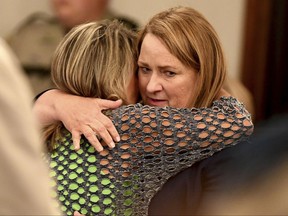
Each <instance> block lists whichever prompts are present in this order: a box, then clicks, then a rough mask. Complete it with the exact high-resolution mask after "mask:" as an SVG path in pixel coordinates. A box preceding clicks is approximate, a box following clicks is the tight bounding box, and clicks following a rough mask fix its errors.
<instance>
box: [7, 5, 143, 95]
mask: <svg viewBox="0 0 288 216" xmlns="http://www.w3.org/2000/svg"><path fill="white" fill-rule="evenodd" d="M109 3H110V0H50V4H51V9H52V11H53V14H54V15H53V16H50V15H48V14H45V13H33V14H31V15H30V16H29V17H27V18H26V19H25V20H24V21H23V22H22V24H21V25H20V26H18V27H17V28H16V29H15V30H14V31H13V32H12V33H11V34H10V35H9V36H8V37H7V42H8V43H9V45H10V46H11V48H12V50H13V51H14V53H15V54H16V56H17V57H18V59H19V60H20V62H21V65H22V67H23V69H24V70H25V72H26V74H27V75H28V78H29V81H30V83H31V85H32V89H33V91H34V93H35V94H38V93H40V92H42V91H43V90H46V89H48V88H52V87H54V86H53V84H52V81H51V79H50V64H51V57H52V55H53V53H54V51H55V49H56V47H57V45H58V43H59V42H60V41H61V39H62V38H63V37H64V35H65V34H66V33H67V32H68V31H69V30H70V29H71V28H72V27H74V26H75V25H79V24H82V23H86V22H90V21H97V20H102V19H115V18H116V19H118V20H119V21H121V22H123V23H124V24H125V25H127V26H128V27H129V28H131V29H133V30H136V29H137V28H138V24H137V23H136V22H135V21H134V20H132V19H129V18H127V17H125V16H118V15H117V14H116V13H114V12H112V11H111V10H110V9H109Z"/></svg>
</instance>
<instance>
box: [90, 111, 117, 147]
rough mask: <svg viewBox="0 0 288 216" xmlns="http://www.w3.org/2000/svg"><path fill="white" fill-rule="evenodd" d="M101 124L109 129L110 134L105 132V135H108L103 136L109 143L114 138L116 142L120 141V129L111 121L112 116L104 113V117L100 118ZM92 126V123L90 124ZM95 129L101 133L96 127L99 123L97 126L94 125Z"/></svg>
mask: <svg viewBox="0 0 288 216" xmlns="http://www.w3.org/2000/svg"><path fill="white" fill-rule="evenodd" d="M100 122H101V124H102V125H103V126H104V127H105V129H106V130H107V131H108V134H106V133H104V135H106V136H105V137H102V136H101V138H102V139H103V140H104V141H105V142H106V143H107V144H109V143H110V142H112V141H113V140H114V141H115V142H119V141H120V135H119V133H118V131H117V130H116V127H115V126H114V124H113V122H112V121H111V119H110V118H108V117H107V116H105V115H103V117H102V118H101V119H100ZM90 126H92V125H90ZM92 128H93V130H94V131H95V132H97V133H98V134H99V135H101V134H100V133H99V131H98V130H97V129H96V128H97V125H96V126H95V127H93V126H92Z"/></svg>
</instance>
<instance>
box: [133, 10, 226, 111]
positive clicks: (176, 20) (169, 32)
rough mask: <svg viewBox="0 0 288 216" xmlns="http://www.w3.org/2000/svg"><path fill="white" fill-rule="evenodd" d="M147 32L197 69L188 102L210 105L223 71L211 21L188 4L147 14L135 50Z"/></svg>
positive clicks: (220, 54) (218, 43) (218, 89)
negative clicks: (147, 17) (196, 75)
mask: <svg viewBox="0 0 288 216" xmlns="http://www.w3.org/2000/svg"><path fill="white" fill-rule="evenodd" d="M147 33H151V34H153V35H155V36H157V37H158V38H159V39H160V40H162V42H163V43H164V45H165V46H166V47H167V49H168V50H169V51H170V52H171V54H173V55H174V56H175V57H177V58H178V59H179V60H180V61H181V62H182V63H183V64H184V65H186V66H188V67H191V68H193V69H194V70H196V71H197V72H198V81H197V88H196V92H195V100H194V104H192V105H191V106H196V107H201V106H210V105H211V103H212V101H213V100H214V99H215V98H216V96H217V94H218V93H219V91H220V88H221V87H222V85H223V82H224V79H225V75H226V65H225V60H224V55H223V51H222V48H221V44H220V42H219V39H218V36H217V34H216V32H215V30H214V29H213V27H212V26H211V24H210V23H209V22H208V21H207V20H206V19H205V18H204V16H202V15H201V14H200V13H199V12H197V11H196V10H194V9H192V8H189V7H175V8H171V9H168V10H166V11H163V12H160V13H159V14H157V15H155V16H154V17H152V18H151V20H150V21H149V22H148V24H147V25H146V26H145V27H144V29H143V30H142V32H141V33H140V37H139V41H138V52H139V51H140V49H141V45H142V41H143V39H144V37H145V35H146V34H147Z"/></svg>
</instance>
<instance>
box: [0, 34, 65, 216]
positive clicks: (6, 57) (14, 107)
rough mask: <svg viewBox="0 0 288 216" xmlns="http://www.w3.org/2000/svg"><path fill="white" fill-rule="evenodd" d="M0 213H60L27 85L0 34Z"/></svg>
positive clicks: (17, 63) (13, 56) (14, 58)
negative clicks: (51, 186)
mask: <svg viewBox="0 0 288 216" xmlns="http://www.w3.org/2000/svg"><path fill="white" fill-rule="evenodd" d="M0 74H1V75H0V76H1V79H0V119H1V121H0V133H1V137H0V173H1V178H0V191H1V193H0V200H1V204H0V215H60V211H59V210H58V209H57V208H56V205H54V202H56V201H53V200H52V198H51V192H52V191H50V186H49V177H48V167H46V166H45V164H44V161H43V160H42V156H41V155H42V150H43V149H42V148H43V143H42V142H41V140H40V136H39V134H40V131H39V130H38V128H37V126H36V122H35V121H34V117H33V115H32V111H31V106H32V100H33V97H32V94H31V89H30V88H29V85H28V83H27V80H25V76H24V75H23V72H22V70H21V67H20V64H19V62H18V60H17V58H16V57H15V55H14V53H13V52H12V51H11V49H10V48H9V46H8V45H7V44H6V42H5V41H4V40H3V39H2V38H0Z"/></svg>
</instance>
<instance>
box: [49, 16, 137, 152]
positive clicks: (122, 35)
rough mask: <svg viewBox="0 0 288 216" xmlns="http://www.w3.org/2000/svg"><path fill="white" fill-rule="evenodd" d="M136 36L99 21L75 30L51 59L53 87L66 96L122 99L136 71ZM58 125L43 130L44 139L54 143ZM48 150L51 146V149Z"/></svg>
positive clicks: (58, 129)
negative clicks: (67, 94) (65, 93)
mask: <svg viewBox="0 0 288 216" xmlns="http://www.w3.org/2000/svg"><path fill="white" fill-rule="evenodd" d="M136 57H137V55H136V33H134V32H133V31H131V30H129V29H127V28H126V27H124V26H123V25H122V24H120V23H119V22H118V21H116V20H114V21H108V20H104V21H100V22H91V23H87V24H82V25H79V26H77V27H74V28H73V29H72V30H71V31H70V32H69V33H68V34H67V35H66V36H65V37H64V39H63V40H62V41H61V43H60V44H59V45H58V47H57V49H56V51H55V54H54V56H53V59H52V66H51V77H52V80H53V82H54V84H55V86H56V87H57V88H58V89H60V90H62V91H65V92H67V93H69V94H73V95H79V96H84V97H95V98H103V99H118V98H119V99H122V100H123V103H124V104H125V103H127V98H126V88H127V85H128V82H130V79H129V78H130V77H131V75H132V74H133V73H134V72H135V70H136ZM62 127H63V125H62V124H61V123H58V124H53V125H50V126H49V127H47V128H46V129H45V130H44V139H45V140H49V141H52V142H53V140H55V137H56V135H57V134H59V132H60V129H61V128H62ZM49 149H50V150H51V145H50V148H49Z"/></svg>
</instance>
